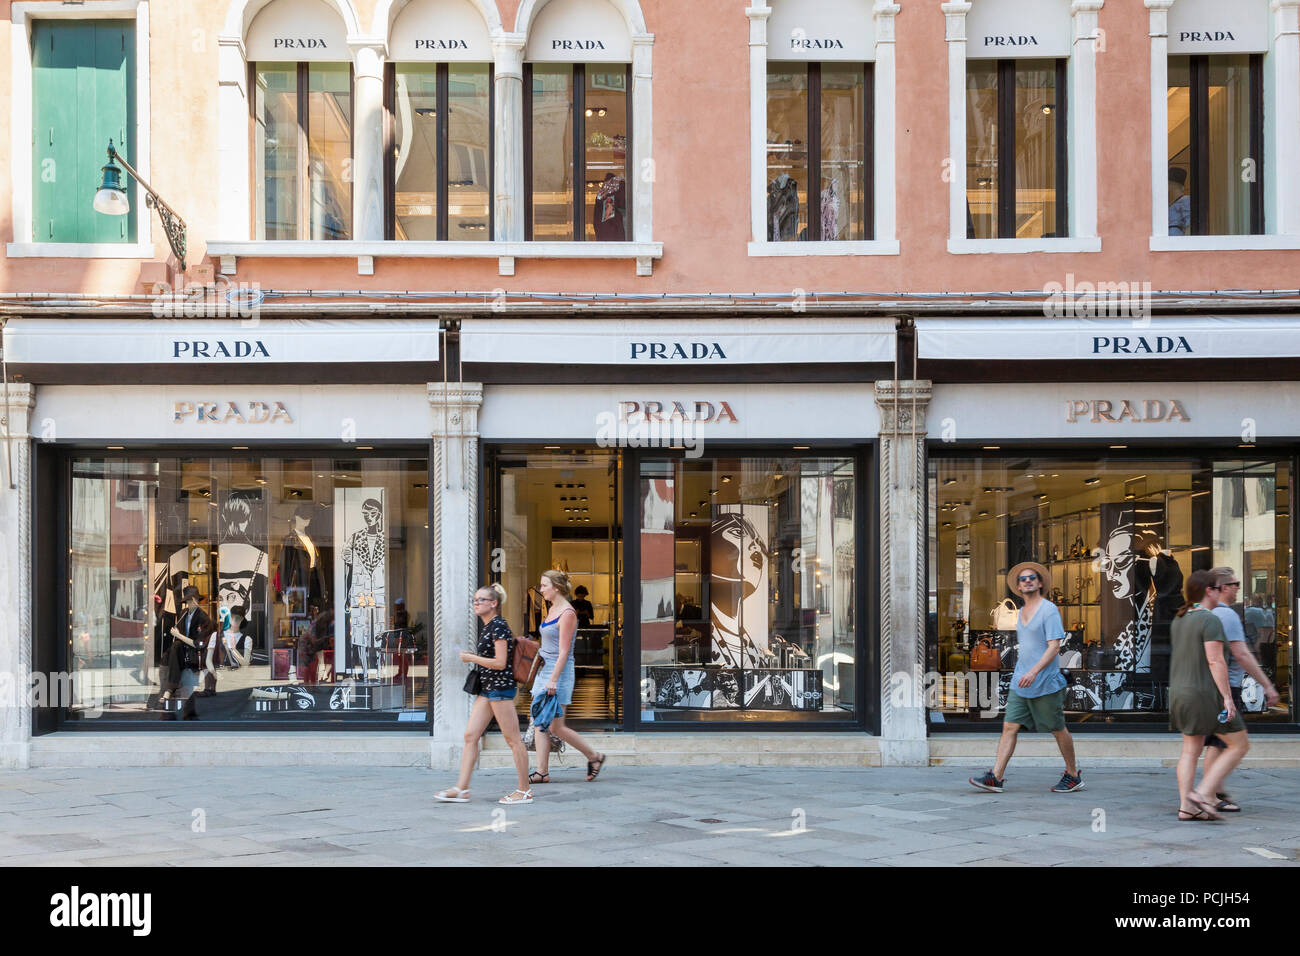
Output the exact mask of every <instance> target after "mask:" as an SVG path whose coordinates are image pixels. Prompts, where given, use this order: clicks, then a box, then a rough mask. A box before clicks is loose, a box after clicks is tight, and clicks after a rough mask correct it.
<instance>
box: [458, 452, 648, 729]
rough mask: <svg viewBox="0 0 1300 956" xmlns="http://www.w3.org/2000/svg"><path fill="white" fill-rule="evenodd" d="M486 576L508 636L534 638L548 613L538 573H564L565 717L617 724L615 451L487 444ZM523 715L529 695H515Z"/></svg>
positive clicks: (619, 624) (619, 625)
mask: <svg viewBox="0 0 1300 956" xmlns="http://www.w3.org/2000/svg"><path fill="white" fill-rule="evenodd" d="M488 465H489V475H490V478H489V485H488V507H487V530H488V548H487V552H486V554H485V555H484V558H485V563H486V572H487V575H486V576H487V578H488V579H489V580H495V581H499V582H500V583H501V585H502V587H504V588H505V589H506V594H507V595H508V599H507V605H506V608H505V610H504V612H503V613H504V615H505V618H506V621H507V623H509V625H510V629H511V630H512V631H514V632H515V633H516V634H525V633H526V634H529V635H531V636H533V637H537V633H538V629H539V628H540V626H541V623H542V621H543V620H546V619H547V617H548V615H547V611H546V607H545V605H544V603H543V601H542V599H541V595H540V594H539V593H538V592H537V585H538V582H539V581H540V579H541V575H542V572H543V571H546V570H548V569H550V568H558V569H559V570H561V571H564V572H565V573H567V574H568V575H569V581H570V583H571V584H572V586H573V590H574V598H573V606H574V609H575V610H576V611H577V612H578V619H579V620H578V624H579V626H578V633H577V635H576V637H575V638H574V647H573V659H574V665H575V667H576V671H577V685H576V687H575V689H574V694H573V703H572V705H571V706H570V708H569V712H568V716H569V718H570V719H578V720H599V721H605V722H613V723H622V720H623V706H622V696H623V695H622V665H621V661H622V651H623V642H622V636H623V619H622V606H621V601H620V597H621V596H620V593H619V581H620V580H621V570H622V563H623V549H622V534H621V528H620V524H619V502H618V480H619V469H620V466H621V462H620V458H619V455H618V454H617V453H616V452H614V451H611V450H605V449H595V450H588V449H569V448H564V449H542V450H535V449H512V448H498V449H492V450H490V451H489V453H488ZM516 700H517V702H518V704H519V709H520V712H521V713H527V710H528V707H529V705H530V703H531V698H530V697H529V695H528V693H527V688H520V693H519V695H518V697H517V698H516Z"/></svg>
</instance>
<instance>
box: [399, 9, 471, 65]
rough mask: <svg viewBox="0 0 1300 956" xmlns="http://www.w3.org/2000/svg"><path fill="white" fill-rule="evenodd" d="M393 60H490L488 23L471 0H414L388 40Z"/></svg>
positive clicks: (452, 61)
mask: <svg viewBox="0 0 1300 956" xmlns="http://www.w3.org/2000/svg"><path fill="white" fill-rule="evenodd" d="M388 52H389V59H390V61H392V62H397V63H402V62H450V63H464V62H471V63H489V62H491V60H492V41H491V39H490V38H489V36H488V27H487V24H486V23H485V22H484V20H483V17H482V16H481V15H480V14H479V12H478V10H477V9H476V8H475V7H474V4H472V3H470V0H411V2H410V3H408V4H407V5H406V6H405V7H403V8H402V10H401V12H400V13H398V15H397V17H396V19H394V20H393V27H392V32H391V34H390V38H389V41H388Z"/></svg>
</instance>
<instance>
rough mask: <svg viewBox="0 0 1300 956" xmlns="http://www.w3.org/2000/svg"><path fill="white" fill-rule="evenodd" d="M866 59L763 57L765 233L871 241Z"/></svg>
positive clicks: (776, 237) (778, 238) (780, 237)
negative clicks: (804, 60) (813, 60)
mask: <svg viewBox="0 0 1300 956" xmlns="http://www.w3.org/2000/svg"><path fill="white" fill-rule="evenodd" d="M871 80H872V70H871V65H870V64H866V65H863V64H861V63H835V62H828V63H800V62H769V64H768V68H767V239H768V241H769V242H788V241H795V240H798V241H811V242H817V241H829V240H864V239H872V238H874V236H873V228H872V220H873V218H874V217H873V216H872V212H871V205H872V204H871V198H872V170H871V149H870V143H871V135H870V132H869V131H870V130H871V129H872V126H873V122H872V117H871V104H872V99H873V97H872V90H871Z"/></svg>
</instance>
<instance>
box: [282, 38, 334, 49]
mask: <svg viewBox="0 0 1300 956" xmlns="http://www.w3.org/2000/svg"><path fill="white" fill-rule="evenodd" d="M271 47H272V48H273V49H276V50H325V49H328V48H329V43H328V42H327V41H325V40H319V39H316V38H315V37H305V38H304V37H276V38H275V39H274V40H272V41H271Z"/></svg>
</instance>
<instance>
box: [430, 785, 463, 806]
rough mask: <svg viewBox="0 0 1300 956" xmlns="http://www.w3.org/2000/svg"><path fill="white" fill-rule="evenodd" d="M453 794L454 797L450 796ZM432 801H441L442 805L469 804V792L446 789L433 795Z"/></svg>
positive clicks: (455, 788) (451, 788)
mask: <svg viewBox="0 0 1300 956" xmlns="http://www.w3.org/2000/svg"><path fill="white" fill-rule="evenodd" d="M453 793H454V794H455V796H454V797H453V796H451V794H453ZM433 799H435V800H441V801H442V802H443V803H469V791H468V790H462V789H460V787H448V788H447V789H446V790H439V791H438V792H437V793H435V794H434V795H433Z"/></svg>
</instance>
